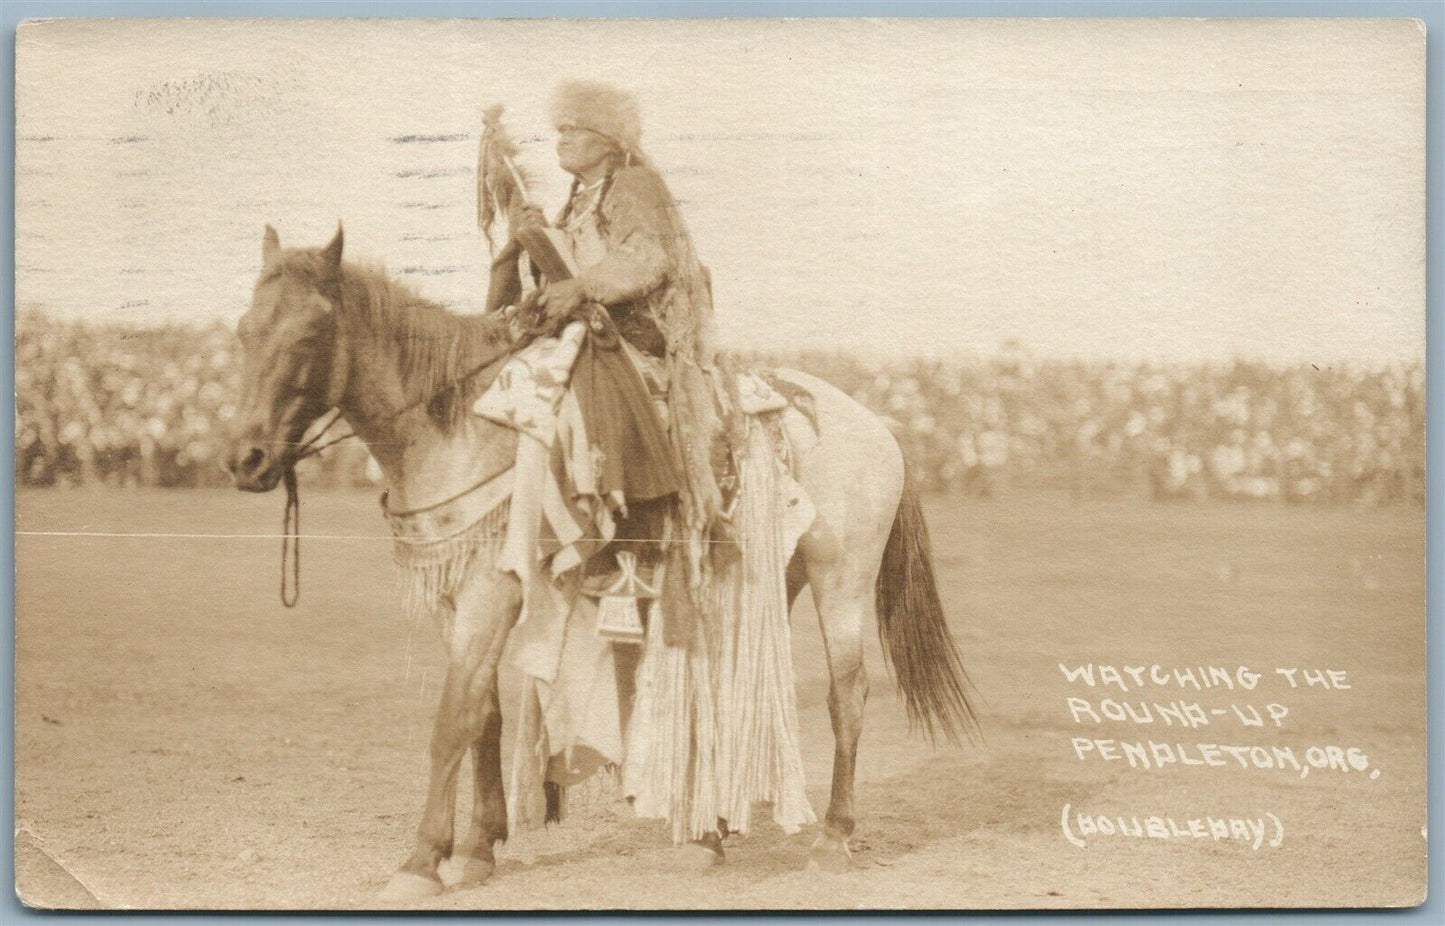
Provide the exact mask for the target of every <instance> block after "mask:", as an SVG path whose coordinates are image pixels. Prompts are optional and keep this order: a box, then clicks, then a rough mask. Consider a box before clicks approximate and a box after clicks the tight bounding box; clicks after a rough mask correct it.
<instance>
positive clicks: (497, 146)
mask: <svg viewBox="0 0 1445 926" xmlns="http://www.w3.org/2000/svg"><path fill="white" fill-rule="evenodd" d="M502 109H503V107H502V104H501V103H495V104H493V105H491V106H488V107H487V109H486V111H485V112H484V113H483V114H482V140H481V145H480V149H479V150H478V152H477V227H478V228H480V229H481V230H482V234H483V235H485V236H486V238H487V250H488V251H490V252H491V253H492V254H493V255H494V256H495V255H496V253H497V247H496V241H495V240H493V238H492V229H493V228H494V227H495V226H496V223H497V216H498V215H505V216H506V217H507V223H508V225H513V224H515V222H516V218H517V210H518V209H520V208H521V207H523V206H528V205H531V202H532V201H531V198H530V197H529V196H528V195H527V178H526V175H525V174H524V173H523V172H522V171H521V170H519V169H518V168H517V163H516V157H517V153H518V149H517V143H516V142H515V141H513V140H512V137H511V136H510V135H508V134H507V130H506V128H505V127H503V125H502Z"/></svg>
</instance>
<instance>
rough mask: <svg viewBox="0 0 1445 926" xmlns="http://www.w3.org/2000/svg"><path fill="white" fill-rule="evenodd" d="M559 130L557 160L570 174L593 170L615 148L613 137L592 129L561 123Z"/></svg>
mask: <svg viewBox="0 0 1445 926" xmlns="http://www.w3.org/2000/svg"><path fill="white" fill-rule="evenodd" d="M557 131H558V132H559V135H558V136H557V162H558V163H559V164H561V165H562V169H563V170H565V171H567V172H568V173H569V174H582V173H585V172H587V171H589V170H592V169H593V168H594V167H596V166H597V165H599V164H601V163H602V162H603V161H604V160H606V159H607V156H608V155H610V154H611V153H612V152H613V151H614V150H615V149H614V147H613V144H612V140H611V139H609V138H608V137H607V136H605V135H599V134H597V133H596V132H594V131H592V130H591V129H584V128H582V127H581V126H576V125H561V126H558V127H557Z"/></svg>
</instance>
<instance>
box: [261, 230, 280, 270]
mask: <svg viewBox="0 0 1445 926" xmlns="http://www.w3.org/2000/svg"><path fill="white" fill-rule="evenodd" d="M280 253H281V236H280V235H278V234H276V229H274V228H272V227H271V226H270V225H267V226H266V234H264V235H262V236H261V263H262V264H264V265H265V266H268V267H269V266H270V265H271V264H273V263H275V262H276V256H277V255H278V254H280Z"/></svg>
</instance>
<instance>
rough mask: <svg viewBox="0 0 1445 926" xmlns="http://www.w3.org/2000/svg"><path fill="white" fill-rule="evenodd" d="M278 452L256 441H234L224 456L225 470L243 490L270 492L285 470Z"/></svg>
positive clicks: (237, 486)
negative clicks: (229, 450)
mask: <svg viewBox="0 0 1445 926" xmlns="http://www.w3.org/2000/svg"><path fill="white" fill-rule="evenodd" d="M280 456H281V455H280V454H277V453H275V452H274V451H273V450H272V449H271V448H270V447H268V446H266V445H265V444H261V443H258V442H256V441H245V440H241V441H236V442H235V443H233V444H232V445H231V452H230V453H229V454H228V455H227V457H226V470H227V472H229V473H230V474H231V479H232V480H233V481H234V482H235V484H236V488H238V489H240V490H241V491H243V492H270V491H271V490H272V489H274V488H276V486H277V485H278V484H279V483H280V482H281V474H282V473H283V472H284V471H285V466H284V465H283V464H284V461H283V460H282V459H281V458H280Z"/></svg>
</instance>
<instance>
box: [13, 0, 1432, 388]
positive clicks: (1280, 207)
mask: <svg viewBox="0 0 1445 926" xmlns="http://www.w3.org/2000/svg"><path fill="white" fill-rule="evenodd" d="M1424 48H1425V46H1424V36H1423V33H1422V31H1421V30H1420V29H1419V28H1417V25H1416V24H1415V23H1413V22H1411V21H1405V20H1307V19H1295V20H1244V19H1240V20H1213V21H1201V20H1117V19H1114V20H831V21H830V20H790V21H780V20H772V21H767V20H685V21H684V20H680V21H665V22H664V21H628V20H598V21H588V22H573V21H557V20H509V21H486V20H431V21H427V20H389V21H386V20H352V21H344V20H342V21H337V20H330V21H296V20H265V21H263V20H230V21H227V20H186V21H181V20H132V21H114V20H111V21H107V20H68V21H50V22H41V23H37V24H27V25H25V26H23V27H22V28H21V30H20V32H19V38H18V43H17V132H16V135H17V160H16V163H17V167H16V174H17V176H16V208H17V222H16V228H17V231H16V238H17V241H16V264H17V274H16V278H17V295H18V301H19V304H20V305H21V306H22V307H24V306H27V305H37V306H43V307H45V308H46V309H48V310H49V311H52V312H55V313H57V314H61V315H64V316H69V317H89V318H95V319H97V320H119V321H126V322H161V321H175V320H186V321H207V320H210V319H216V318H220V319H224V320H227V321H233V320H234V319H235V318H236V317H237V316H238V315H239V314H240V312H241V311H243V310H244V308H245V306H246V304H247V302H248V300H249V297H250V290H251V286H252V283H253V282H254V280H255V277H256V274H257V272H258V270H259V262H260V239H261V232H262V228H263V226H264V224H265V223H268V222H269V223H272V224H274V225H275V226H276V227H277V229H278V230H279V232H280V234H281V238H282V242H283V244H287V245H319V244H323V243H325V242H326V240H328V239H329V237H330V236H331V234H332V233H333V232H334V230H335V228H336V224H337V222H338V220H340V221H343V222H344V223H345V227H346V235H347V248H348V254H349V255H350V256H353V257H365V258H368V259H372V260H378V261H381V262H382V263H384V264H385V265H386V266H387V268H388V269H389V270H391V271H392V272H393V273H397V274H399V275H402V276H403V277H404V278H405V279H407V280H408V281H409V282H411V283H413V284H414V285H415V286H416V287H417V288H418V289H419V290H421V292H422V293H423V294H425V295H427V296H430V297H432V298H435V299H437V300H438V301H442V302H444V303H447V304H448V305H451V306H453V307H454V308H456V309H457V310H459V311H475V310H477V309H478V308H479V307H480V305H481V303H482V299H483V296H484V289H485V274H484V267H485V265H486V261H487V251H486V244H485V241H484V240H483V238H482V236H481V234H480V233H479V232H478V230H477V228H476V224H475V176H474V172H473V170H474V167H475V160H476V145H477V134H478V132H479V129H480V122H481V112H482V110H483V109H484V108H485V107H486V106H488V105H489V104H492V103H496V102H500V103H503V104H505V106H506V107H507V110H506V111H507V115H506V121H507V124H508V127H509V128H510V130H511V131H512V132H513V134H514V135H516V136H517V137H518V138H519V139H521V141H522V147H523V154H522V160H523V163H524V165H525V166H527V167H528V168H529V169H530V172H531V173H532V175H533V176H534V177H535V178H536V180H537V188H536V194H537V196H538V198H539V199H540V200H541V201H542V202H543V203H545V204H546V205H547V207H548V208H549V210H553V209H556V208H557V207H559V206H560V205H561V201H562V197H563V195H564V193H565V189H566V181H567V179H568V178H567V177H566V176H565V175H564V174H562V172H561V171H560V169H559V168H558V167H557V165H556V161H555V158H554V157H553V155H552V144H553V142H554V139H555V133H554V132H553V131H552V129H551V127H550V126H549V125H548V124H547V120H546V105H547V99H548V96H549V95H550V91H551V89H552V87H553V86H554V85H555V84H556V83H557V82H559V81H560V80H563V79H569V78H588V79H600V80H607V81H610V82H613V83H616V84H618V85H619V86H623V87H626V88H628V89H630V90H632V91H634V92H635V93H636V94H637V95H638V97H639V100H640V102H641V105H642V110H643V116H644V135H643V146H644V147H645V148H646V150H647V151H648V153H649V155H650V156H651V157H652V158H653V160H654V161H655V162H656V163H657V164H658V166H659V168H660V169H661V170H662V171H663V173H664V175H665V176H666V178H667V180H668V183H669V185H670V186H671V188H672V190H673V193H674V194H675V196H676V197H677V198H678V200H679V201H680V202H681V204H682V209H683V212H684V214H685V216H686V217H687V219H688V221H689V223H690V226H691V228H692V231H693V235H694V238H695V239H696V242H697V246H698V251H699V253H700V255H701V256H702V258H703V260H704V261H705V262H706V263H707V264H708V265H709V267H710V269H711V271H712V274H713V278H714V289H715V301H716V311H717V317H718V323H719V329H720V333H721V335H722V337H723V339H724V341H725V342H727V343H730V344H733V345H736V346H740V347H753V348H757V347H763V348H780V349H789V348H807V349H824V350H832V349H837V350H843V351H850V352H867V353H887V354H912V353H925V354H927V353H931V354H948V353H954V352H967V353H988V352H992V351H994V350H996V349H998V348H999V346H1000V345H1002V344H1004V343H1006V342H1009V341H1011V340H1016V341H1018V342H1020V343H1021V344H1023V345H1024V346H1025V347H1026V348H1027V349H1029V350H1032V351H1034V352H1036V353H1038V354H1041V355H1081V356H1112V357H1120V358H1158V359H1176V358H1179V359H1186V358H1188V359H1192V358H1222V357H1228V356H1233V355H1241V354H1242V355H1245V356H1251V357H1258V358H1261V359H1268V360H1280V361H1300V360H1324V361H1327V362H1329V361H1334V360H1340V359H1365V360H1380V359H1399V358H1406V359H1413V358H1418V357H1423V352H1424V330H1425V328H1424V319H1425V289H1424V282H1425V164H1424V152H1425V134H1424V128H1425V99H1424Z"/></svg>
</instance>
